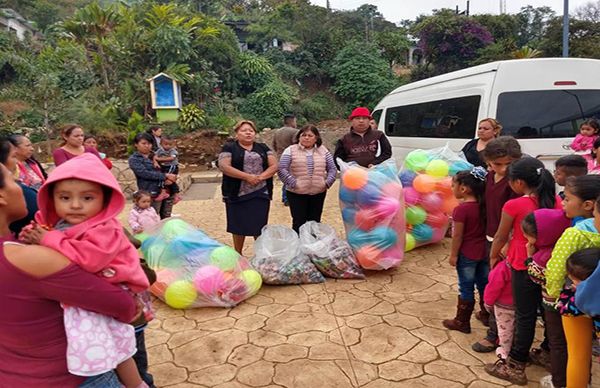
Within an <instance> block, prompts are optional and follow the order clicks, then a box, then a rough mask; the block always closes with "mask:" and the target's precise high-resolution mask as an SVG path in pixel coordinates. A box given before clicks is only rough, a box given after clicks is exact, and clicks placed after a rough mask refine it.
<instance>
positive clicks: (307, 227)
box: [300, 221, 365, 279]
mask: <svg viewBox="0 0 600 388" xmlns="http://www.w3.org/2000/svg"><path fill="white" fill-rule="evenodd" d="M300 250H301V251H302V252H304V253H305V254H306V255H307V256H308V257H309V258H310V261H312V262H313V264H314V265H315V266H316V267H317V269H318V270H319V271H321V273H322V274H323V275H325V276H328V277H330V278H335V279H364V278H365V274H364V273H363V271H362V269H361V267H360V265H359V264H358V262H357V261H356V258H355V257H354V253H353V252H352V249H351V248H350V245H349V244H348V243H347V242H346V241H344V240H342V239H340V238H339V237H338V235H337V233H336V232H335V229H333V228H332V227H331V226H329V225H325V224H321V223H318V222H315V221H308V222H307V223H305V224H304V225H302V226H301V227H300Z"/></svg>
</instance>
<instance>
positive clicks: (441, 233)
mask: <svg viewBox="0 0 600 388" xmlns="http://www.w3.org/2000/svg"><path fill="white" fill-rule="evenodd" d="M444 237H446V228H445V227H444V228H433V235H432V236H431V242H432V243H435V242H439V241H442V240H443V239H444Z"/></svg>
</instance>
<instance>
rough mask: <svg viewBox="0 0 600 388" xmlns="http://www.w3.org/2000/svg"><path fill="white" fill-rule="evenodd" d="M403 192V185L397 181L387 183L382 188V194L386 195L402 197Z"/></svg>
mask: <svg viewBox="0 0 600 388" xmlns="http://www.w3.org/2000/svg"><path fill="white" fill-rule="evenodd" d="M401 193H402V186H401V185H400V184H399V183H396V182H390V183H386V184H385V185H383V187H382V188H381V195H382V196H384V197H391V198H397V199H400V195H401Z"/></svg>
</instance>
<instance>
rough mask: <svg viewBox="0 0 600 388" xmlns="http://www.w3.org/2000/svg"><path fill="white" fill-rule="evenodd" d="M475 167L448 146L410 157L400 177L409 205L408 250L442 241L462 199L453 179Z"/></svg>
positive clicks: (409, 155) (407, 215)
mask: <svg viewBox="0 0 600 388" xmlns="http://www.w3.org/2000/svg"><path fill="white" fill-rule="evenodd" d="M472 168H473V165H472V164H471V163H469V162H467V161H466V160H465V159H463V158H461V157H460V156H459V154H457V153H456V152H454V151H452V150H451V149H450V147H448V145H446V146H444V147H441V148H434V149H431V150H421V149H418V150H414V151H411V152H410V153H408V155H406V158H405V159H404V163H403V165H402V168H401V170H400V174H399V175H398V177H399V178H400V182H401V183H402V186H403V189H402V191H403V193H404V203H405V206H406V251H410V250H412V249H414V248H415V247H419V246H422V245H427V244H433V243H437V242H439V241H441V240H442V239H443V238H444V236H445V235H446V231H447V230H448V226H449V223H450V216H451V215H452V211H453V210H454V208H455V207H456V206H457V205H458V200H457V199H456V198H455V197H454V194H453V192H452V177H453V176H454V175H456V173H457V172H459V171H462V170H470V169H472Z"/></svg>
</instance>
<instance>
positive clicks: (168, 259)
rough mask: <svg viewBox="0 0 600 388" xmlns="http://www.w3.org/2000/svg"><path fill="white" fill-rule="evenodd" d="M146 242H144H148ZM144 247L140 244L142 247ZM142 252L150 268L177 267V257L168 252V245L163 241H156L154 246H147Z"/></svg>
mask: <svg viewBox="0 0 600 388" xmlns="http://www.w3.org/2000/svg"><path fill="white" fill-rule="evenodd" d="M148 240H149V239H148ZM148 240H146V241H145V242H148ZM144 245H145V244H142V247H144ZM142 252H143V253H144V258H145V259H146V261H147V262H148V265H149V266H150V267H151V268H164V267H178V260H177V257H176V256H173V255H172V254H171V253H170V252H169V245H168V244H166V243H165V242H164V241H163V240H156V242H155V243H154V244H147V248H146V249H145V251H144V250H142Z"/></svg>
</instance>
